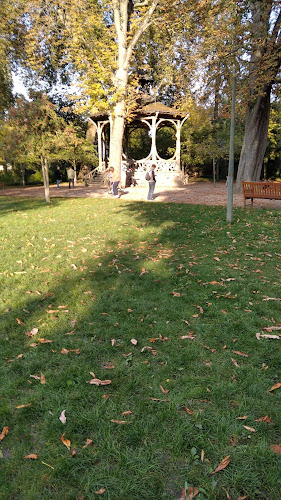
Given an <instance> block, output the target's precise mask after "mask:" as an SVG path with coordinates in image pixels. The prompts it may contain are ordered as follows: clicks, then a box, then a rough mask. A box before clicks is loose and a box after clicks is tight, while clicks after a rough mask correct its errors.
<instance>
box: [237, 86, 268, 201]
mask: <svg viewBox="0 0 281 500" xmlns="http://www.w3.org/2000/svg"><path fill="white" fill-rule="evenodd" d="M270 92H271V87H270V86H269V87H267V89H266V91H265V92H264V94H263V95H260V96H259V97H258V98H257V99H256V101H255V103H254V104H248V109H247V115H246V123H245V133H244V140H243V145H242V150H241V155H240V161H239V167H238V173H237V179H236V191H237V192H239V191H241V186H242V184H241V183H242V181H259V180H260V176H261V171H262V164H263V159H264V155H265V150H266V145H267V133H268V124H269V114H270Z"/></svg>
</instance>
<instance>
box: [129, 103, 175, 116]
mask: <svg viewBox="0 0 281 500" xmlns="http://www.w3.org/2000/svg"><path fill="white" fill-rule="evenodd" d="M156 113H158V115H160V117H163V118H182V117H183V116H184V115H183V113H181V112H180V111H179V110H178V109H176V108H171V107H169V106H166V104H163V103H162V102H151V103H149V104H146V105H145V106H142V107H141V108H140V109H139V110H138V111H137V115H146V116H147V115H155V114H156Z"/></svg>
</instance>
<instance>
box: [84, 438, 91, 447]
mask: <svg viewBox="0 0 281 500" xmlns="http://www.w3.org/2000/svg"><path fill="white" fill-rule="evenodd" d="M91 444H93V440H92V439H86V444H84V446H82V448H87V446H91Z"/></svg>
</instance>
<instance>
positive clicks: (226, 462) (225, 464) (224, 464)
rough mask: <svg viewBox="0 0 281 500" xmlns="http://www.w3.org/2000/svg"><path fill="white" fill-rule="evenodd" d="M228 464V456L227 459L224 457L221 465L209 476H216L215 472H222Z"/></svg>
mask: <svg viewBox="0 0 281 500" xmlns="http://www.w3.org/2000/svg"><path fill="white" fill-rule="evenodd" d="M229 462H230V455H227V457H225V458H224V459H223V460H222V461H221V463H220V464H219V465H218V466H217V468H216V469H215V470H214V471H213V472H212V473H211V474H216V473H217V472H219V471H220V470H223V469H225V468H226V467H227V466H228V464H229Z"/></svg>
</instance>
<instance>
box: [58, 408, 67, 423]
mask: <svg viewBox="0 0 281 500" xmlns="http://www.w3.org/2000/svg"><path fill="white" fill-rule="evenodd" d="M65 411H66V410H63V411H62V412H61V414H60V417H59V420H60V421H61V423H62V424H66V416H65Z"/></svg>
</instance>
